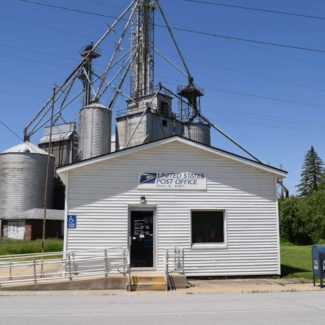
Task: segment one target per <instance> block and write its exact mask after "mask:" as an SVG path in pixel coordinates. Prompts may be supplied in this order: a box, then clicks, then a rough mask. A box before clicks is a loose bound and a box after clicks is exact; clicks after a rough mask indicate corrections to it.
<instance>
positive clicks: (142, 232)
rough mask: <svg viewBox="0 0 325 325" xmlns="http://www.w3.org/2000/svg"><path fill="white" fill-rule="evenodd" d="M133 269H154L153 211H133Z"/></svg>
mask: <svg viewBox="0 0 325 325" xmlns="http://www.w3.org/2000/svg"><path fill="white" fill-rule="evenodd" d="M131 267H153V211H131Z"/></svg>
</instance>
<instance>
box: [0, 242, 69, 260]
mask: <svg viewBox="0 0 325 325" xmlns="http://www.w3.org/2000/svg"><path fill="white" fill-rule="evenodd" d="M62 247H63V240H62V239H57V238H48V239H46V241H45V252H59V251H62ZM40 252H41V240H40V239H38V240H33V241H31V240H13V239H6V238H1V239H0V256H1V255H14V254H33V253H40Z"/></svg>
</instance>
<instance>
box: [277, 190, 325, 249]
mask: <svg viewBox="0 0 325 325" xmlns="http://www.w3.org/2000/svg"><path fill="white" fill-rule="evenodd" d="M279 206H280V232H281V236H282V237H283V238H286V239H288V240H289V241H290V242H293V243H297V244H315V243H317V242H318V241H319V240H320V239H321V238H322V237H324V235H325V234H324V229H325V191H323V190H319V191H315V192H312V193H311V194H309V195H306V196H303V197H299V198H298V197H291V198H289V199H282V200H280V201H279Z"/></svg>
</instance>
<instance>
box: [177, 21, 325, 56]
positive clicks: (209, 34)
mask: <svg viewBox="0 0 325 325" xmlns="http://www.w3.org/2000/svg"><path fill="white" fill-rule="evenodd" d="M172 28H173V29H174V30H178V31H181V32H187V33H193V34H199V35H204V36H212V37H216V38H221V39H229V40H233V41H240V42H247V43H255V44H261V45H270V46H275V47H282V48H288V49H294V50H301V51H307V52H316V53H325V50H323V49H316V48H310V47H304V46H296V45H289V44H285V43H274V42H269V41H262V40H253V39H249V38H243V37H237V36H231V35H223V34H217V33H212V32H204V31H199V30H194V29H185V28H180V27H172Z"/></svg>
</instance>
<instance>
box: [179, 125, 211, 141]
mask: <svg viewBox="0 0 325 325" xmlns="http://www.w3.org/2000/svg"><path fill="white" fill-rule="evenodd" d="M183 136H184V137H185V138H188V139H191V140H193V141H196V142H199V143H202V144H206V145H208V146H209V145H210V143H211V137H210V125H208V124H205V123H202V122H196V123H195V122H188V123H184V124H183Z"/></svg>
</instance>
